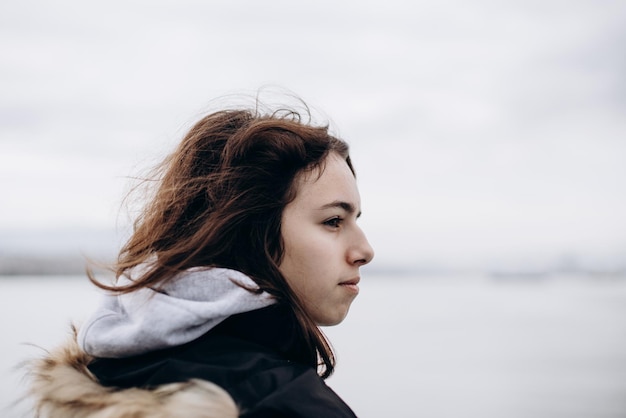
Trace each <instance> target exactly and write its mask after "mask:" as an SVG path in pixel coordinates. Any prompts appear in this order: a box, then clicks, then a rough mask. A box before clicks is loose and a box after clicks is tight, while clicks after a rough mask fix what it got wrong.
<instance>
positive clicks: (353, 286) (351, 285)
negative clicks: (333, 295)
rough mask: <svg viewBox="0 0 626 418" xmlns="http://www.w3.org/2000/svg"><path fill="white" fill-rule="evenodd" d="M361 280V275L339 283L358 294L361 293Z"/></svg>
mask: <svg viewBox="0 0 626 418" xmlns="http://www.w3.org/2000/svg"><path fill="white" fill-rule="evenodd" d="M360 281H361V278H360V277H355V278H354V279H350V280H346V281H345V282H341V283H339V286H341V287H343V288H344V289H346V290H348V291H349V292H351V293H353V294H355V295H357V294H358V293H359V286H358V284H359V282H360Z"/></svg>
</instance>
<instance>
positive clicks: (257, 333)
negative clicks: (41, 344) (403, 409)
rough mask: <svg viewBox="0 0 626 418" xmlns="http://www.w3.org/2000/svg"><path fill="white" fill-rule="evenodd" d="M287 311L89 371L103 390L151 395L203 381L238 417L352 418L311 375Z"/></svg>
mask: <svg viewBox="0 0 626 418" xmlns="http://www.w3.org/2000/svg"><path fill="white" fill-rule="evenodd" d="M295 324H296V322H295V318H294V317H293V314H292V313H291V311H290V310H289V309H288V308H286V307H284V306H280V305H272V306H269V307H267V308H263V309H260V310H257V311H252V312H247V313H243V314H238V315H234V316H232V317H230V318H228V319H226V320H225V321H224V322H222V323H221V324H220V325H218V326H217V327H215V328H213V329H212V330H211V331H209V332H208V333H206V334H205V335H203V336H202V337H200V338H198V339H197V340H194V341H192V342H190V343H187V344H184V345H181V346H178V347H174V348H168V349H164V350H159V351H155V352H151V353H148V354H143V355H139V356H134V357H128V358H123V359H105V358H99V359H96V360H94V361H93V362H92V363H91V364H90V365H89V370H90V371H91V372H92V373H93V374H94V375H95V376H96V378H97V379H98V380H99V382H100V383H101V384H103V385H106V386H115V387H121V388H130V387H140V388H152V387H157V386H160V385H163V384H167V383H175V382H184V381H187V380H190V379H202V380H208V381H210V382H213V383H215V384H217V385H219V386H221V387H222V388H223V389H225V390H226V391H227V392H228V393H229V394H230V396H231V397H232V398H233V399H234V400H235V402H236V403H237V405H238V406H239V408H240V410H241V413H242V414H241V417H245V418H260V417H273V418H280V417H315V418H320V417H337V418H339V417H354V416H355V415H354V413H353V412H352V410H351V409H350V408H349V407H348V406H347V405H346V404H345V403H344V402H343V401H342V400H341V399H340V398H339V397H338V396H337V394H335V392H333V390H332V389H330V388H329V387H328V386H327V385H326V384H325V383H324V381H323V380H322V379H321V378H320V377H319V376H318V375H317V373H316V358H315V357H314V356H313V355H311V353H310V350H308V349H306V346H305V345H304V344H303V342H302V340H301V338H300V337H299V335H300V334H299V333H298V332H296V325H295Z"/></svg>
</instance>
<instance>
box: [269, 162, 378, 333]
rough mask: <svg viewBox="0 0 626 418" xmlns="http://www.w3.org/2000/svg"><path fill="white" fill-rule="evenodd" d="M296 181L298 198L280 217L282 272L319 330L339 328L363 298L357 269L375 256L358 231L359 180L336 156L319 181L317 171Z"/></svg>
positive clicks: (363, 235) (327, 163) (327, 164)
mask: <svg viewBox="0 0 626 418" xmlns="http://www.w3.org/2000/svg"><path fill="white" fill-rule="evenodd" d="M294 181H295V186H296V198H295V199H294V200H293V201H292V202H290V203H289V204H288V205H287V206H286V207H285V209H284V211H283V215H282V224H281V229H282V237H283V242H284V256H283V260H282V262H281V264H280V272H281V273H282V274H283V276H284V277H285V279H286V280H287V283H288V284H289V286H290V287H291V288H292V289H293V291H294V292H296V294H297V295H298V296H299V297H300V299H301V300H302V302H303V303H304V308H305V309H306V311H307V313H308V314H309V315H310V316H311V318H312V319H313V320H314V321H315V322H316V323H317V324H318V325H336V324H338V323H340V322H341V321H342V320H343V319H344V318H345V317H346V315H347V313H348V309H349V308H350V304H351V303H352V301H353V300H354V298H355V297H356V296H357V294H358V292H359V288H358V285H357V284H358V282H359V280H360V276H359V267H360V266H362V265H364V264H367V263H368V262H369V261H370V260H371V259H372V258H373V256H374V251H373V250H372V247H371V246H370V245H369V243H368V242H367V238H366V237H365V234H364V233H363V231H362V230H361V228H360V227H359V226H358V225H357V218H358V217H359V215H360V210H361V198H360V196H359V191H358V189H357V186H356V180H355V178H354V175H353V174H352V171H350V168H349V167H348V164H347V163H346V161H345V160H343V159H342V158H341V157H339V156H338V155H337V154H334V153H332V154H330V155H329V156H328V158H327V160H326V165H325V168H324V171H323V172H322V175H321V176H319V177H318V172H317V171H314V172H310V173H304V174H302V175H299V176H297V177H296V179H295V180H294Z"/></svg>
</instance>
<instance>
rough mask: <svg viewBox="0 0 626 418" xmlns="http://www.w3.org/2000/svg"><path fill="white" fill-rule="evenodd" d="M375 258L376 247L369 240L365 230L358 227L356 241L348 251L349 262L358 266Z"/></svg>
mask: <svg viewBox="0 0 626 418" xmlns="http://www.w3.org/2000/svg"><path fill="white" fill-rule="evenodd" d="M373 258H374V249H373V248H372V246H371V245H370V243H369V242H368V241H367V237H366V236H365V233H364V232H363V230H362V229H361V228H359V227H357V229H356V233H355V237H354V241H353V242H352V245H351V247H350V250H349V251H348V262H349V263H350V264H355V265H358V266H363V265H365V264H367V263H369V262H370V261H372V259H373Z"/></svg>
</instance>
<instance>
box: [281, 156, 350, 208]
mask: <svg viewBox="0 0 626 418" xmlns="http://www.w3.org/2000/svg"><path fill="white" fill-rule="evenodd" d="M295 187H296V197H295V199H294V201H293V202H291V203H292V204H294V205H300V206H301V205H309V206H316V205H317V206H322V205H325V204H327V203H330V202H333V201H344V202H347V203H351V204H352V205H353V206H354V207H356V208H360V204H361V198H360V195H359V190H358V188H357V185H356V179H355V177H354V174H353V173H352V170H351V169H350V167H349V166H348V163H347V162H346V160H345V159H343V158H341V157H340V156H339V155H338V154H335V153H332V154H330V155H329V156H328V157H327V158H326V160H325V161H324V164H323V165H322V166H321V167H320V168H319V169H315V170H312V171H306V172H303V173H301V174H300V175H298V176H297V177H296V179H295Z"/></svg>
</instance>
